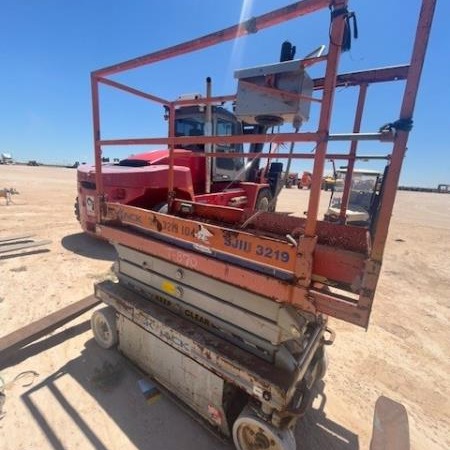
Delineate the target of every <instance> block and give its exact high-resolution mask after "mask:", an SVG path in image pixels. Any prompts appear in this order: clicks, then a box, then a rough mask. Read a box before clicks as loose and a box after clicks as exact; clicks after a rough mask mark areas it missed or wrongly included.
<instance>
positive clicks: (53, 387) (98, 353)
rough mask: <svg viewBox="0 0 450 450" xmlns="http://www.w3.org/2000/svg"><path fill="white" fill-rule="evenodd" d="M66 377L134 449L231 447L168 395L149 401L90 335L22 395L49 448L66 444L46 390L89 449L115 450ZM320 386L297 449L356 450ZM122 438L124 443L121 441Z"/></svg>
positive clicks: (133, 374) (121, 362)
mask: <svg viewBox="0 0 450 450" xmlns="http://www.w3.org/2000/svg"><path fill="white" fill-rule="evenodd" d="M34 350H36V349H34ZM66 377H70V379H67V378H66ZM64 378H66V383H67V384H69V385H70V384H71V383H72V382H73V381H76V383H77V384H79V385H81V386H82V387H83V389H84V390H85V391H86V392H87V393H88V394H89V395H90V396H91V397H92V398H93V399H95V402H96V403H97V404H98V405H99V407H100V408H101V409H102V410H103V411H104V412H105V413H106V414H107V415H108V416H109V417H111V419H112V420H113V421H114V422H115V423H116V424H117V427H118V429H120V430H121V432H122V433H124V435H125V436H126V438H127V439H129V441H131V442H132V443H133V445H134V446H135V447H136V448H149V447H148V446H149V442H151V448H152V450H163V449H164V450H166V449H172V448H173V449H175V448H176V449H180V450H183V449H196V450H207V449H211V448H214V449H217V450H232V449H234V446H233V444H232V443H231V442H223V441H221V440H219V439H218V438H216V437H214V436H212V435H211V433H208V432H207V430H206V429H205V428H203V427H202V426H201V425H199V423H197V422H196V421H195V420H193V419H192V417H190V415H188V414H187V413H186V412H185V411H183V410H182V409H180V408H179V407H178V406H177V405H176V404H174V403H173V402H172V401H171V400H170V399H169V398H167V397H165V396H162V397H161V398H160V399H159V400H157V401H156V403H153V404H149V403H147V402H146V400H145V398H144V397H143V395H142V394H141V392H140V390H139V388H138V380H139V379H141V378H142V374H140V373H139V371H137V370H135V369H134V366H132V365H131V364H130V363H129V362H128V361H127V360H126V359H125V358H124V357H122V356H121V355H120V354H119V352H117V351H114V350H103V349H100V348H99V347H98V345H97V344H96V343H95V341H94V340H93V339H91V340H89V341H88V342H87V343H86V345H85V349H84V350H83V351H82V354H81V355H80V356H79V357H78V358H75V359H73V360H72V361H70V362H68V363H67V364H65V365H64V366H63V367H61V368H60V369H59V370H58V371H56V372H55V373H54V374H52V375H50V376H49V377H47V378H46V379H44V380H43V381H42V382H41V383H39V384H37V385H35V386H34V387H33V388H31V389H30V390H28V391H27V392H25V393H24V394H23V395H22V400H23V402H24V403H25V405H26V407H27V409H28V410H29V412H30V413H31V415H32V416H33V418H34V420H35V421H36V423H37V424H38V425H39V427H40V428H41V430H42V432H43V433H44V434H45V436H46V439H47V442H48V444H49V448H52V449H55V450H65V449H66V448H68V447H67V446H66V445H65V444H63V442H61V440H60V438H59V437H58V436H59V430H57V429H55V427H54V424H53V423H52V422H53V421H52V420H51V419H50V420H48V417H49V416H48V411H45V409H42V404H40V403H39V401H38V399H39V397H41V393H43V392H44V391H46V395H49V394H50V395H51V396H52V401H51V403H52V404H54V401H56V402H57V404H58V406H57V408H58V409H59V408H61V409H62V410H63V411H64V412H65V413H66V414H67V415H68V417H70V421H71V425H70V426H71V427H72V426H73V427H76V428H77V429H78V431H79V432H81V433H82V434H83V435H84V437H85V438H86V440H87V441H89V443H90V445H91V446H92V447H93V448H96V449H97V450H113V449H112V448H109V447H108V445H107V443H106V442H104V437H103V438H102V436H101V435H100V434H99V433H98V430H97V429H96V428H95V427H93V426H92V423H93V421H92V418H91V417H89V414H88V412H87V410H86V408H83V411H84V412H80V409H78V408H77V406H76V403H77V401H79V399H78V398H76V395H77V394H76V393H71V389H64V388H63V386H62V384H61V381H62V380H63V379H64ZM318 388H319V391H318V395H321V396H322V402H321V404H320V406H319V408H318V409H311V410H310V411H309V412H308V413H307V415H306V417H305V418H304V419H303V420H302V421H301V422H299V424H298V426H297V429H296V439H297V443H298V448H304V449H308V450H319V449H320V450H322V449H331V450H358V449H359V443H358V437H357V436H356V435H355V434H354V433H352V432H351V431H349V430H347V429H345V428H344V427H342V426H341V425H339V424H337V423H335V422H333V421H331V420H329V419H327V417H326V415H325V412H324V410H323V407H324V405H325V400H326V397H325V395H324V394H323V388H324V384H323V383H321V385H319V386H318ZM83 396H84V394H83ZM99 420H100V421H101V419H98V418H97V419H96V420H95V423H97V425H98V423H99ZM175 430H176V432H175ZM77 434H78V433H77ZM121 440H122V441H123V439H119V441H121ZM119 445H120V444H119ZM117 448H118V447H117Z"/></svg>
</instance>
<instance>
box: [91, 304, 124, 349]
mask: <svg viewBox="0 0 450 450" xmlns="http://www.w3.org/2000/svg"><path fill="white" fill-rule="evenodd" d="M116 320H117V318H116V310H115V309H114V308H112V307H111V306H107V307H105V308H102V309H97V310H96V311H94V312H93V314H92V316H91V329H92V333H93V334H94V339H95V342H97V344H98V345H99V346H100V347H102V348H105V349H108V348H112V347H114V346H115V345H116V344H117V342H118V335H117V322H116Z"/></svg>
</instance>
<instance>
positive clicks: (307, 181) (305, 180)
mask: <svg viewBox="0 0 450 450" xmlns="http://www.w3.org/2000/svg"><path fill="white" fill-rule="evenodd" d="M311 182H312V173H311V172H308V171H307V170H305V171H304V172H303V173H302V176H301V177H300V178H299V180H298V183H297V187H298V188H299V189H303V188H306V189H311Z"/></svg>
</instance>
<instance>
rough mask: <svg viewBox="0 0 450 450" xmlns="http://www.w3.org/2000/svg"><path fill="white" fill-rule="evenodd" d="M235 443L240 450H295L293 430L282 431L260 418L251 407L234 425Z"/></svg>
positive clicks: (243, 412) (242, 413)
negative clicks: (264, 449) (258, 449)
mask: <svg viewBox="0 0 450 450" xmlns="http://www.w3.org/2000/svg"><path fill="white" fill-rule="evenodd" d="M233 442H234V445H235V446H236V448H237V449H238V450H252V449H257V448H261V449H262V448H266V449H270V450H295V449H296V448H297V446H296V444H295V437H294V433H293V432H292V430H291V429H285V430H280V429H278V428H275V427H274V426H273V425H272V424H270V423H268V422H266V421H265V420H263V419H261V418H260V417H258V416H257V415H256V414H255V413H254V412H253V411H252V410H251V409H250V408H249V407H246V408H244V410H243V411H242V412H241V414H240V415H239V417H238V418H237V419H236V421H235V422H234V424H233Z"/></svg>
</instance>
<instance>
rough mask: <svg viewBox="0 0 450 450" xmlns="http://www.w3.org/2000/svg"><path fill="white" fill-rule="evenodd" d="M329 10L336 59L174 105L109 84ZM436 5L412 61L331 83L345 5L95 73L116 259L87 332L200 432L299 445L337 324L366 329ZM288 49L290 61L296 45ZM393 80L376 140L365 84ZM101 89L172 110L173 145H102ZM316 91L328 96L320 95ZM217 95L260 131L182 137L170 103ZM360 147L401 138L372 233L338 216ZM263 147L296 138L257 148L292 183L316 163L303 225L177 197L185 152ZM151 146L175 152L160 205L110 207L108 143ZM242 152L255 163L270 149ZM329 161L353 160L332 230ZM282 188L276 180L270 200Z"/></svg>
mask: <svg viewBox="0 0 450 450" xmlns="http://www.w3.org/2000/svg"><path fill="white" fill-rule="evenodd" d="M328 7H329V8H330V9H331V24H330V28H329V36H328V37H329V45H328V53H327V54H323V48H322V47H320V48H319V49H318V50H317V51H314V52H313V53H311V54H310V55H308V56H307V57H306V58H303V59H301V60H288V61H285V60H284V59H283V58H282V62H280V63H276V64H268V65H265V66H260V67H254V68H250V69H245V70H240V71H238V72H236V76H237V78H238V80H239V81H238V89H237V94H236V95H231V96H222V97H212V96H210V95H207V96H206V97H202V98H196V99H188V100H186V99H179V100H176V101H169V100H165V99H162V98H161V97H159V96H156V95H151V94H148V93H146V92H142V91H139V90H137V89H135V88H131V87H128V86H125V85H123V84H121V83H118V82H116V81H113V80H111V79H110V78H108V77H109V76H111V75H115V74H117V73H119V72H123V71H125V70H130V69H134V68H137V67H140V66H143V65H146V64H153V63H156V62H159V61H161V60H164V59H167V58H172V57H176V56H179V55H182V54H186V53H189V52H192V51H194V50H201V49H203V48H206V47H209V46H211V45H214V44H218V43H221V42H224V41H226V40H230V39H235V38H237V37H240V36H244V35H247V34H249V33H251V32H255V31H256V30H258V31H261V30H262V29H264V28H266V27H269V26H272V25H275V24H278V23H280V22H283V21H285V20H290V19H294V18H295V17H299V16H303V15H306V14H308V13H312V12H315V11H318V10H320V9H322V8H328ZM434 7H435V1H433V0H424V1H423V3H422V9H421V12H420V18H419V24H418V28H417V36H416V40H415V43H414V48H413V55H412V58H411V63H410V64H409V65H404V66H394V67H388V68H382V69H372V70H367V71H360V72H355V73H349V74H338V63H339V59H340V56H341V53H342V51H343V50H345V49H348V48H349V45H350V40H351V39H350V38H351V36H350V24H351V21H350V19H351V18H354V13H351V12H349V11H348V9H347V2H346V1H344V0H342V1H341V0H339V1H328V0H304V1H300V2H297V3H294V4H292V5H289V6H286V7H284V8H280V9H278V10H275V11H272V12H270V13H267V14H264V15H262V16H259V17H255V18H253V19H251V20H249V21H247V22H244V23H241V24H238V25H236V26H233V27H230V28H227V29H225V30H220V31H218V32H216V33H212V34H209V35H207V36H203V37H200V38H198V39H195V40H193V41H189V42H186V43H182V44H178V45H176V46H174V47H170V48H167V49H164V50H161V51H158V52H155V53H151V54H148V55H144V56H142V57H139V58H136V59H132V60H129V61H126V62H123V63H120V64H117V65H114V66H111V67H107V68H105V69H100V70H97V71H95V72H93V73H92V75H91V81H92V100H93V117H94V147H95V161H96V166H95V180H94V181H89V182H90V183H95V185H94V186H92V204H91V208H92V211H91V214H92V216H93V217H95V221H94V223H95V226H96V229H95V231H96V232H97V233H98V234H99V235H100V236H101V237H103V238H105V239H108V240H109V241H111V242H112V243H113V244H114V245H115V247H116V249H117V252H118V261H117V262H116V264H115V272H116V275H117V278H118V282H112V281H106V282H102V283H99V284H97V285H96V288H95V294H96V297H97V298H98V299H100V300H102V301H103V302H104V303H106V304H107V305H108V307H106V308H104V309H100V310H97V311H96V312H95V313H94V314H93V316H92V320H91V323H92V329H93V332H94V336H95V338H96V340H97V342H98V343H99V344H100V345H101V346H102V347H105V348H110V347H113V346H114V345H116V344H118V348H119V350H120V351H121V352H122V353H123V354H124V355H125V356H127V357H128V358H129V359H130V360H132V361H133V362H134V363H135V364H136V365H137V366H139V367H140V368H141V369H143V370H144V371H145V372H146V373H148V374H149V375H150V376H151V377H152V378H153V379H154V380H156V382H157V383H159V384H160V385H161V386H162V387H163V388H164V389H166V390H167V391H169V392H172V394H174V395H175V396H177V397H178V398H180V399H181V400H182V401H183V402H184V403H185V404H186V405H188V406H189V407H190V408H191V409H192V410H194V411H195V412H196V413H197V414H198V415H199V416H200V417H201V418H203V420H204V421H205V423H207V424H208V425H209V426H211V427H213V428H214V429H215V430H216V431H218V432H220V433H221V434H223V435H225V436H229V437H231V436H232V437H233V440H234V443H235V445H236V447H237V448H238V449H240V450H247V449H254V448H267V449H269V448H270V449H281V450H292V449H294V448H295V447H296V445H295V439H294V435H293V427H294V425H295V422H296V420H297V419H298V418H299V417H301V416H302V415H303V414H304V413H305V411H306V409H307V408H308V405H309V404H310V401H311V397H312V392H313V388H314V385H315V383H316V382H317V381H318V380H320V378H322V377H323V375H324V373H325V370H326V366H327V364H326V354H325V347H326V345H329V344H332V342H333V339H334V334H333V333H332V332H331V330H330V329H329V328H328V316H332V317H335V318H338V319H342V320H344V321H347V322H349V323H352V324H355V325H359V326H361V327H367V326H368V323H369V318H370V312H371V308H372V302H373V299H374V295H375V289H376V286H377V282H378V277H379V274H380V268H381V263H382V259H383V251H384V247H385V242H386V237H387V232H388V228H389V221H390V216H391V213H392V208H393V204H394V199H395V193H396V189H397V185H398V179H399V174H400V168H401V164H402V161H403V156H404V153H405V149H406V142H407V138H408V134H409V131H410V129H411V124H412V115H413V109H414V103H415V98H416V94H417V88H418V83H419V79H420V74H421V69H422V65H423V61H424V57H425V50H426V45H427V41H428V36H429V31H430V27H431V21H432V16H433V12H434ZM288 50H289V49H288ZM286 53H289V54H290V55H291V56H292V54H293V51H292V49H291V50H289V51H286ZM319 63H325V68H324V77H322V78H316V79H313V80H311V79H310V78H309V76H308V74H307V68H308V67H309V66H311V65H313V64H319ZM399 80H406V87H405V95H404V98H403V102H402V106H401V110H400V116H399V119H398V120H396V121H395V122H392V123H390V124H388V125H387V126H384V127H383V128H382V129H381V130H380V131H378V132H374V133H365V132H361V131H360V129H359V128H360V122H361V115H362V111H363V107H364V101H365V96H366V91H367V87H368V85H369V84H371V83H384V82H391V81H395V82H398V81H399ZM100 84H106V85H109V86H112V87H114V88H117V89H120V90H123V91H126V92H129V93H132V94H134V95H137V96H140V97H143V98H146V99H148V100H150V101H155V102H158V103H161V104H162V105H164V106H165V108H166V112H167V117H168V121H169V135H168V137H163V138H159V137H154V138H139V139H108V140H106V139H102V136H101V133H100V108H99V102H100V98H99V85H100ZM337 86H347V87H352V86H357V87H359V91H360V94H359V98H358V105H357V108H356V113H355V125H354V128H353V132H352V133H347V134H338V135H337V134H330V133H329V129H330V121H331V116H332V114H331V113H332V106H333V99H334V94H335V90H336V87H337ZM315 92H321V96H320V98H318V97H317V96H315V95H314V94H315ZM224 100H226V101H234V102H235V103H236V108H235V114H236V117H237V119H239V120H242V121H244V122H245V123H248V124H250V125H253V126H255V127H257V129H256V133H249V134H246V133H241V134H239V133H238V134H234V133H227V134H226V135H223V136H218V135H217V133H216V135H214V134H213V133H209V132H208V133H203V134H202V135H200V136H181V135H177V119H178V117H177V109H179V108H180V107H183V106H189V107H194V108H195V107H202V105H215V104H217V103H218V102H220V103H221V102H222V101H224ZM311 102H317V103H318V104H319V105H320V114H319V120H318V126H317V131H313V132H300V131H299V128H300V125H301V123H302V122H303V121H304V120H306V119H307V116H308V108H309V104H310V103H311ZM282 122H284V123H291V124H292V126H293V132H276V133H273V134H270V135H268V134H267V133H265V132H264V129H263V127H267V126H272V125H274V124H280V123H282ZM360 140H373V141H383V142H385V143H386V146H388V145H389V143H391V144H392V153H391V154H390V155H381V156H375V159H380V160H386V161H387V169H386V171H385V175H384V177H383V188H382V189H381V191H380V193H379V196H378V205H377V208H376V213H375V214H374V215H373V216H372V221H371V224H370V227H368V226H362V227H355V226H352V225H350V224H348V223H346V221H345V217H346V213H347V208H348V205H349V204H350V196H351V188H352V179H353V175H354V172H355V171H354V163H355V161H356V160H358V159H361V158H363V159H366V156H364V155H360V154H358V153H357V142H358V141H360ZM330 141H348V142H350V149H349V152H344V153H333V154H332V155H328V154H327V144H328V142H330ZM268 142H270V143H274V144H280V143H284V142H290V143H291V145H290V151H289V152H288V153H285V154H282V153H277V154H270V153H265V154H264V157H267V158H268V159H271V158H279V159H283V158H284V159H287V161H288V164H287V166H286V170H285V172H286V173H289V164H290V162H291V160H293V159H294V158H304V159H309V160H311V159H312V160H313V162H314V164H313V171H312V172H311V183H310V187H311V189H310V195H309V204H308V211H307V216H306V218H301V217H291V216H289V215H285V214H281V213H276V212H273V211H270V207H268V208H267V210H266V211H255V208H254V206H255V205H254V204H253V202H250V201H249V202H248V203H247V204H248V205H250V208H247V209H242V208H236V207H234V206H230V205H229V200H230V198H229V197H228V198H227V200H225V201H223V202H221V203H218V202H215V203H214V204H211V203H210V202H207V201H206V198H207V196H208V195H209V194H208V193H205V194H202V195H204V196H206V198H205V197H203V198H202V197H201V196H200V199H199V197H198V196H195V192H194V193H193V194H192V193H191V195H190V196H187V195H185V193H184V192H183V191H182V190H180V188H179V184H178V183H179V178H177V177H178V175H177V174H178V173H179V171H178V169H177V168H178V167H179V166H177V163H176V160H177V158H179V157H180V153H179V149H180V148H185V147H186V146H191V145H198V146H203V149H204V151H203V149H202V150H199V151H191V152H189V153H183V156H185V157H186V158H187V161H188V164H196V163H198V161H200V160H204V164H205V165H207V164H210V162H211V158H224V159H227V160H228V159H229V160H230V161H232V160H233V158H236V157H237V159H238V161H239V158H242V155H241V154H240V153H239V152H237V153H238V154H237V155H236V152H229V153H226V152H220V151H218V149H217V148H215V150H214V151H210V150H212V147H211V146H212V145H218V144H221V145H231V144H234V145H239V144H244V143H247V144H258V145H262V144H264V143H268ZM296 142H312V143H314V144H315V147H314V149H315V151H314V152H308V153H297V152H295V151H294V144H295V143H296ZM150 144H152V145H154V144H164V145H168V149H169V153H168V156H164V157H165V158H167V160H165V163H164V164H165V169H164V174H165V175H167V177H168V181H167V184H166V185H167V197H166V198H164V199H163V201H164V205H165V206H164V209H163V210H161V208H160V209H158V208H156V207H153V208H152V207H149V206H148V205H142V204H123V203H120V202H117V201H115V200H114V199H113V198H111V194H110V193H107V188H106V187H105V185H106V184H107V183H106V181H105V178H104V177H103V170H104V167H103V166H102V161H101V150H102V148H103V147H105V146H108V145H150ZM235 148H236V147H235ZM247 156H248V157H249V158H259V157H260V156H261V152H255V151H252V152H250V153H249V154H247ZM330 158H333V159H336V160H344V161H347V162H348V165H347V169H346V174H345V179H344V184H343V189H342V199H341V207H340V211H339V218H340V219H342V218H344V220H339V221H338V222H336V223H331V222H327V221H322V220H319V219H318V212H319V200H320V194H321V185H322V180H323V169H324V165H325V162H326V160H327V159H330ZM208 161H209V162H208ZM273 164H276V163H273ZM273 164H272V165H273ZM186 166H187V164H186ZM234 167H235V166H234ZM275 167H279V166H275ZM110 170H114V169H113V168H111V167H110V166H106V168H105V171H106V174H105V175H107V174H108V173H110V172H109V171H110ZM184 170H185V171H187V170H186V167H185V168H184ZM181 172H182V171H181ZM136 173H137V172H136ZM207 173H209V172H207ZM92 176H94V175H92ZM94 188H95V193H94ZM239 188H241V189H244V187H243V186H240V187H239ZM227 192H228V191H226V190H223V191H222V192H221V194H220V195H223V196H225V194H227ZM277 192H279V186H278V187H277V189H276V190H275V194H274V195H275V196H276V194H277ZM254 193H255V195H256V190H255V191H254ZM231 195H233V196H234V195H237V194H236V192H233V193H232V194H231ZM203 200H205V201H203ZM269 205H270V203H269ZM269 205H268V206H269ZM143 206H145V207H143Z"/></svg>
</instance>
